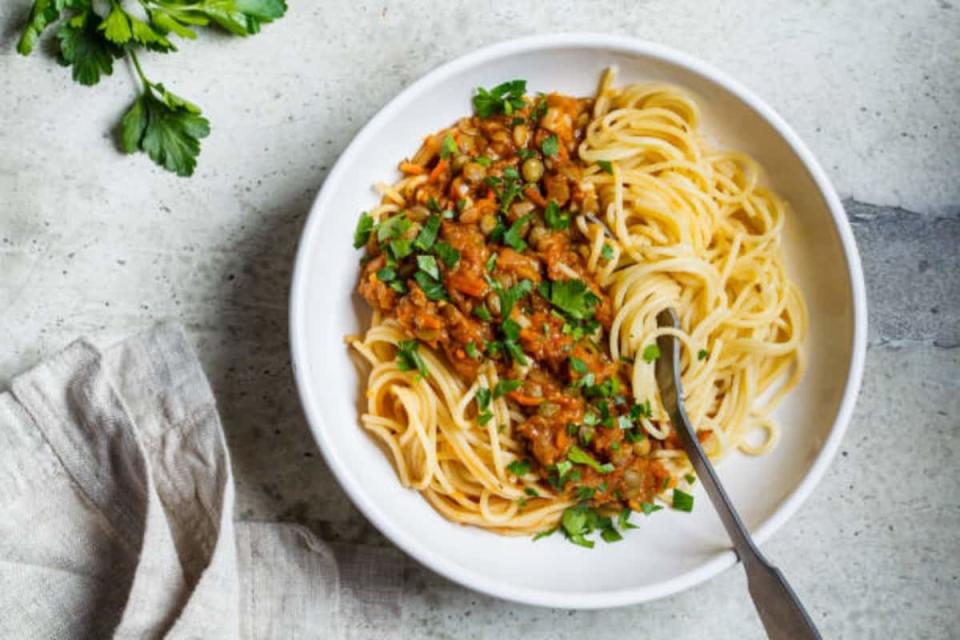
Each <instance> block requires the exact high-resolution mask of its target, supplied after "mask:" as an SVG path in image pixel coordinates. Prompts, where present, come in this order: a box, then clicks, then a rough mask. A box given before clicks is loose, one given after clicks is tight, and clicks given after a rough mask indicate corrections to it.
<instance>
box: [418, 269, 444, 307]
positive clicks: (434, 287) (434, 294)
mask: <svg viewBox="0 0 960 640" xmlns="http://www.w3.org/2000/svg"><path fill="white" fill-rule="evenodd" d="M434 265H436V263H434ZM413 279H414V280H416V281H417V284H418V285H420V288H421V289H423V292H424V293H425V294H426V295H427V298H429V299H430V300H446V299H447V291H446V289H444V288H443V285H442V284H440V283H439V282H437V281H436V280H435V279H434V278H432V277H431V276H430V275H429V274H428V273H427V272H425V271H417V272H416V273H415V274H413Z"/></svg>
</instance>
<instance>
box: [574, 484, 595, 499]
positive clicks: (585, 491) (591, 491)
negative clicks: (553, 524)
mask: <svg viewBox="0 0 960 640" xmlns="http://www.w3.org/2000/svg"><path fill="white" fill-rule="evenodd" d="M596 493H597V490H596V488H595V487H586V486H584V487H577V500H579V501H581V502H584V501H586V500H590V499H591V498H593V496H594V495H595V494H596Z"/></svg>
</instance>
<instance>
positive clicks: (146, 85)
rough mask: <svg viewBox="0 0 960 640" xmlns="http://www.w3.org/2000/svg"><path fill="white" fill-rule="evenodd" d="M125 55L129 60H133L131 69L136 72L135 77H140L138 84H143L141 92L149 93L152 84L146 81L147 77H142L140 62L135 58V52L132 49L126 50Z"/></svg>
mask: <svg viewBox="0 0 960 640" xmlns="http://www.w3.org/2000/svg"><path fill="white" fill-rule="evenodd" d="M127 53H129V54H130V59H131V60H133V67H134V69H136V70H137V75H138V76H140V82H142V83H143V90H144V91H150V88H151V87H152V86H153V83H152V82H150V81H149V80H147V76H145V75H144V73H143V68H142V67H141V66H140V60H139V59H138V58H137V52H136V51H134V50H133V49H127Z"/></svg>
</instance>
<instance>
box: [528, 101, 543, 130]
mask: <svg viewBox="0 0 960 640" xmlns="http://www.w3.org/2000/svg"><path fill="white" fill-rule="evenodd" d="M546 114H547V100H546V98H541V99H540V100H538V101H537V104H535V105H534V106H533V109H531V110H530V120H531V121H532V122H533V123H534V124H536V123H537V122H539V121H540V120H541V119H543V116H545V115H546Z"/></svg>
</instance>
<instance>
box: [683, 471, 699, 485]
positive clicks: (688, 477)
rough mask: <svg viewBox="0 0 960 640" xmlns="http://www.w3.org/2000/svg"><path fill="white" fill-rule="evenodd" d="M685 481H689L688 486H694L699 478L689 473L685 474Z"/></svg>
mask: <svg viewBox="0 0 960 640" xmlns="http://www.w3.org/2000/svg"><path fill="white" fill-rule="evenodd" d="M683 479H684V480H686V481H687V484H693V483H694V482H696V481H697V476H695V475H693V474H692V473H687V474H684V476H683Z"/></svg>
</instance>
